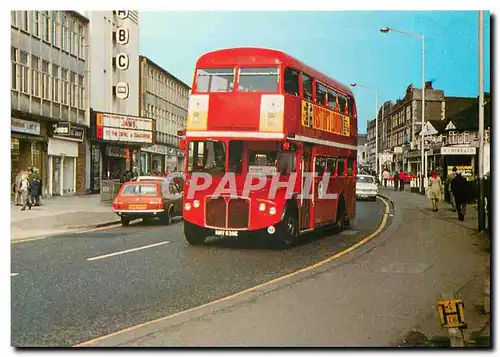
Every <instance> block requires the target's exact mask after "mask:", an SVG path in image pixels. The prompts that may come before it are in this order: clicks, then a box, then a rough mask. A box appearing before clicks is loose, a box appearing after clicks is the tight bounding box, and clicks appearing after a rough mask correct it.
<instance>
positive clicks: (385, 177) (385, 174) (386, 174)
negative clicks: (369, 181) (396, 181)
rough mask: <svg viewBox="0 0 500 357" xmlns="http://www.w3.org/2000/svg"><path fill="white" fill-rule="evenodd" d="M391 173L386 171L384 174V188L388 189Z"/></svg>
mask: <svg viewBox="0 0 500 357" xmlns="http://www.w3.org/2000/svg"><path fill="white" fill-rule="evenodd" d="M389 176H390V175H389V172H388V171H387V169H384V172H382V179H383V180H384V187H387V180H388V179H389Z"/></svg>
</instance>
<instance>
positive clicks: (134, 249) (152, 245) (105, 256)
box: [87, 240, 170, 261]
mask: <svg viewBox="0 0 500 357" xmlns="http://www.w3.org/2000/svg"><path fill="white" fill-rule="evenodd" d="M168 243H170V241H168V240H167V241H164V242H160V243H155V244H150V245H145V246H143V247H137V248H132V249H127V250H122V251H121V252H115V253H110V254H105V255H99V256H97V257H92V258H88V259H87V260H88V261H91V260H98V259H104V258H108V257H113V256H115V255H120V254H126V253H130V252H135V251H136V250H142V249H147V248H152V247H157V246H159V245H163V244H168Z"/></svg>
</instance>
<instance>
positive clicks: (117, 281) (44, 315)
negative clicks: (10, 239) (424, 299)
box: [10, 201, 387, 347]
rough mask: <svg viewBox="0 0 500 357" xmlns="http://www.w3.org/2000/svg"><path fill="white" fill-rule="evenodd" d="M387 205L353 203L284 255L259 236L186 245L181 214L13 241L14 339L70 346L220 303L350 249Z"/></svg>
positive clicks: (377, 222)
mask: <svg viewBox="0 0 500 357" xmlns="http://www.w3.org/2000/svg"><path fill="white" fill-rule="evenodd" d="M384 211H385V205H384V204H383V203H382V202H381V201H376V202H359V203H358V205H357V207H356V214H357V215H356V219H355V220H354V221H353V222H352V225H351V227H349V228H348V229H345V230H344V231H342V232H341V233H338V232H336V231H335V230H332V231H326V232H322V233H321V234H319V233H318V234H308V235H304V236H302V238H303V239H301V244H300V245H299V246H297V247H294V248H293V249H288V250H284V251H281V250H276V249H273V247H272V245H270V244H268V241H267V240H266V239H265V238H261V239H257V237H249V238H243V237H242V238H240V239H232V238H227V239H211V240H210V241H209V242H207V243H206V244H205V245H203V246H190V245H189V244H188V243H187V242H186V240H185V238H184V235H183V230H182V221H181V219H180V217H177V218H174V223H173V224H172V225H169V226H166V225H163V224H162V222H160V221H158V220H157V221H152V222H142V221H138V223H134V224H131V225H130V227H121V226H111V227H106V228H102V229H101V228H99V229H97V230H91V231H87V232H80V233H70V234H60V235H57V236H49V237H47V238H45V239H38V240H31V241H25V242H19V243H18V244H12V245H11V278H10V279H11V316H12V320H11V344H12V345H13V346H16V347H68V346H73V345H76V344H79V343H82V342H85V341H88V340H91V339H95V338H99V337H100V336H103V335H108V334H110V333H114V332H116V331H119V330H123V329H125V328H128V327H130V326H135V325H138V324H143V323H147V322H148V321H151V320H155V319H159V318H162V317H164V316H167V315H168V316H172V315H175V314H179V313H181V314H182V311H185V310H189V309H193V308H194V309H196V308H197V307H198V306H200V305H204V304H207V303H210V302H212V301H220V300H221V299H224V298H225V297H227V296H231V295H233V294H238V293H239V292H241V291H243V290H247V289H249V288H253V287H255V286H258V285H261V284H265V283H266V282H268V281H273V280H275V279H277V278H278V279H279V277H281V276H283V275H286V274H290V273H294V272H296V271H298V270H300V269H304V268H306V267H308V266H311V265H312V264H315V263H317V262H318V261H320V260H322V259H325V258H328V257H331V256H332V255H335V254H339V253H340V252H342V251H345V250H346V249H350V248H349V247H352V246H353V245H355V244H359V243H360V242H361V240H362V239H364V238H365V237H367V236H369V235H370V234H371V233H372V232H373V231H374V230H376V229H377V227H379V226H380V224H381V221H382V220H384V219H386V218H387V217H383V216H384ZM271 285H272V284H271ZM261 289H262V287H261ZM232 301H233V300H231V299H229V300H228V302H232Z"/></svg>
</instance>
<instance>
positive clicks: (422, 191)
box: [380, 27, 427, 194]
mask: <svg viewBox="0 0 500 357" xmlns="http://www.w3.org/2000/svg"><path fill="white" fill-rule="evenodd" d="M389 31H394V32H398V33H402V34H404V35H408V36H411V37H416V38H418V39H420V40H422V128H421V131H420V134H421V135H422V144H421V167H422V170H421V171H422V172H421V174H422V175H423V176H422V180H421V183H420V192H421V193H422V194H425V189H424V177H427V165H426V163H424V159H425V158H424V152H425V149H424V146H425V135H424V134H425V133H424V125H425V79H424V73H425V72H424V65H425V44H424V43H425V42H424V36H423V35H419V34H416V33H411V32H406V31H403V30H396V29H393V28H391V27H382V28H381V29H380V32H382V33H388V32H389ZM414 134H415V133H414Z"/></svg>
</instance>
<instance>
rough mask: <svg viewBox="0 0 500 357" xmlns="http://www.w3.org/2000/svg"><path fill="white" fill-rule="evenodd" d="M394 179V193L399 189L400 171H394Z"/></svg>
mask: <svg viewBox="0 0 500 357" xmlns="http://www.w3.org/2000/svg"><path fill="white" fill-rule="evenodd" d="M392 179H393V181H394V191H397V190H398V188H399V173H398V171H397V170H396V171H394V174H393V175H392Z"/></svg>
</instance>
